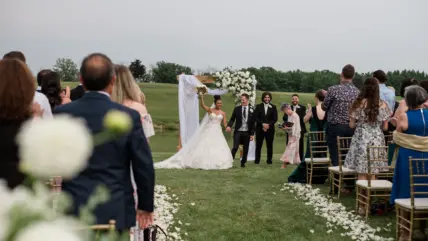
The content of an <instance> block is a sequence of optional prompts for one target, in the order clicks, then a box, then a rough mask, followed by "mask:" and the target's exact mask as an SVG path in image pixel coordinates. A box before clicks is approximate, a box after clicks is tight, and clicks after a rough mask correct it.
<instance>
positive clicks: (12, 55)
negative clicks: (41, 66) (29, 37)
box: [3, 51, 26, 63]
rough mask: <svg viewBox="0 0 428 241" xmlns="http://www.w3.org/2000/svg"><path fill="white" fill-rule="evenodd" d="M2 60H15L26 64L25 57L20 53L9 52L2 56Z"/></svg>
mask: <svg viewBox="0 0 428 241" xmlns="http://www.w3.org/2000/svg"><path fill="white" fill-rule="evenodd" d="M3 59H17V60H20V61H22V62H24V63H26V59H25V55H24V54H23V53H22V52H20V51H11V52H9V53H7V54H5V55H4V56H3Z"/></svg>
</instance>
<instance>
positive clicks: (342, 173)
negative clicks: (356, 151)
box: [328, 136, 358, 198]
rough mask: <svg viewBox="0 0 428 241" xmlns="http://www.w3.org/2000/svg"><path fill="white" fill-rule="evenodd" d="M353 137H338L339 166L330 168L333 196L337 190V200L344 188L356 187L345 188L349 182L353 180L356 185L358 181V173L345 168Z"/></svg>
mask: <svg viewBox="0 0 428 241" xmlns="http://www.w3.org/2000/svg"><path fill="white" fill-rule="evenodd" d="M351 140H352V137H340V136H338V137H337V155H338V161H339V163H338V166H335V167H329V168H328V170H329V173H330V182H331V187H330V188H331V192H330V193H332V194H333V195H334V193H335V191H336V188H337V198H340V193H341V190H342V188H345V187H354V185H352V186H351V185H348V186H345V184H346V182H347V181H348V180H351V181H352V183H353V184H354V183H355V180H357V176H358V174H357V172H355V171H354V170H351V169H349V168H346V167H343V162H344V161H345V159H346V154H348V151H349V147H350V146H351Z"/></svg>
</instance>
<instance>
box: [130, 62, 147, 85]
mask: <svg viewBox="0 0 428 241" xmlns="http://www.w3.org/2000/svg"><path fill="white" fill-rule="evenodd" d="M129 70H130V71H131V73H132V75H133V76H134V78H135V79H136V80H137V81H143V80H144V76H145V75H146V66H144V64H142V63H141V60H139V59H136V60H134V61H132V62H131V64H130V65H129Z"/></svg>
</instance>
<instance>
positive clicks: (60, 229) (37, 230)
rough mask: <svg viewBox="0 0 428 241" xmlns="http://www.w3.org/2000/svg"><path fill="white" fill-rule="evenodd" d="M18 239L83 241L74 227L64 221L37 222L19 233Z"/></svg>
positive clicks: (26, 240) (21, 240)
mask: <svg viewBox="0 0 428 241" xmlns="http://www.w3.org/2000/svg"><path fill="white" fill-rule="evenodd" d="M15 240H16V241H28V240H31V241H58V240H61V241H83V237H81V236H79V235H78V234H77V232H76V231H73V230H72V227H70V226H67V225H65V224H64V223H56V222H46V221H42V222H37V223H34V224H30V225H29V226H28V227H27V228H25V229H24V230H22V231H21V232H19V233H18V235H17V237H16V239H15Z"/></svg>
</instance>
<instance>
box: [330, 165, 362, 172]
mask: <svg viewBox="0 0 428 241" xmlns="http://www.w3.org/2000/svg"><path fill="white" fill-rule="evenodd" d="M328 170H329V171H332V172H335V173H340V170H339V166H335V167H329V168H328ZM342 173H345V174H353V173H355V174H356V173H357V172H356V171H355V170H352V169H349V168H346V167H343V166H342Z"/></svg>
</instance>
